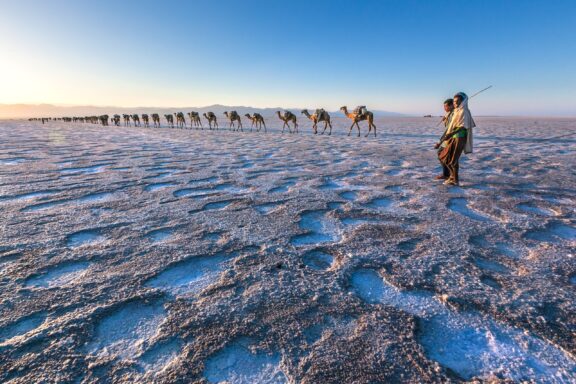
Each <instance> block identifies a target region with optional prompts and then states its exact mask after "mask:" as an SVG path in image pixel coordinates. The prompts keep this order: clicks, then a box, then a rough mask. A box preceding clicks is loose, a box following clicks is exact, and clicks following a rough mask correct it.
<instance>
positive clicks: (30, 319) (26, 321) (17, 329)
mask: <svg viewBox="0 0 576 384" xmlns="http://www.w3.org/2000/svg"><path fill="white" fill-rule="evenodd" d="M46 317H47V316H46V314H45V313H43V312H41V313H35V314H33V315H30V316H27V317H25V318H23V319H20V320H18V321H16V322H14V323H12V324H7V325H5V326H3V327H1V328H0V346H2V345H6V344H10V343H11V342H12V341H14V339H15V338H18V337H19V336H23V335H25V334H26V333H28V332H30V331H32V330H34V329H36V328H38V327H39V326H40V325H42V323H44V321H45V320H46Z"/></svg>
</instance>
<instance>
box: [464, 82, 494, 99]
mask: <svg viewBox="0 0 576 384" xmlns="http://www.w3.org/2000/svg"><path fill="white" fill-rule="evenodd" d="M490 88H492V86H491V85H490V86H488V87H486V88H484V89H483V90H481V91H478V92H476V93H475V94H473V95H472V96H470V97H469V99H471V98H473V97H474V96H476V95H479V94H481V93H482V92H484V91H486V90H487V89H490Z"/></svg>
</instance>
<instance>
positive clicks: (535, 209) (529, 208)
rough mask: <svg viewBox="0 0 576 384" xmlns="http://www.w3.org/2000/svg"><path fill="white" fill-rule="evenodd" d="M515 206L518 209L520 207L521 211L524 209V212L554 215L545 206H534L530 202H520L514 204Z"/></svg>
mask: <svg viewBox="0 0 576 384" xmlns="http://www.w3.org/2000/svg"><path fill="white" fill-rule="evenodd" d="M516 207H517V208H518V209H520V210H521V211H524V212H526V213H532V214H536V215H539V216H554V212H553V211H551V210H549V209H546V208H540V207H536V206H534V205H532V204H527V203H522V204H518V205H516Z"/></svg>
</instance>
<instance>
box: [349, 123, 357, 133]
mask: <svg viewBox="0 0 576 384" xmlns="http://www.w3.org/2000/svg"><path fill="white" fill-rule="evenodd" d="M354 124H356V123H355V122H354V123H352V125H351V126H350V130H349V131H348V136H350V134H351V133H352V128H354Z"/></svg>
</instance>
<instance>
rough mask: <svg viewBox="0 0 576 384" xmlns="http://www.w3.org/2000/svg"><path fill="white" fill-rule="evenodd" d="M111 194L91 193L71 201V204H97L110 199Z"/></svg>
mask: <svg viewBox="0 0 576 384" xmlns="http://www.w3.org/2000/svg"><path fill="white" fill-rule="evenodd" d="M112 195H113V193H110V192H102V193H91V194H89V195H85V196H82V197H80V198H78V199H76V200H71V201H70V202H71V203H74V202H77V203H97V202H101V201H106V200H109V199H110V198H111V197H112Z"/></svg>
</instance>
